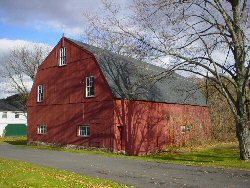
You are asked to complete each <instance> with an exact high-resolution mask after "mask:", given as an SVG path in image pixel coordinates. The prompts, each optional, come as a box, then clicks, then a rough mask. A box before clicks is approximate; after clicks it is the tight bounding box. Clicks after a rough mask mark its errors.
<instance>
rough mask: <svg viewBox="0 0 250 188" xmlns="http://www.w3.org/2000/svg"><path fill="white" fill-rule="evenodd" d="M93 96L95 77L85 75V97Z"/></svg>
mask: <svg viewBox="0 0 250 188" xmlns="http://www.w3.org/2000/svg"><path fill="white" fill-rule="evenodd" d="M94 96H95V77H94V76H89V77H86V97H94Z"/></svg>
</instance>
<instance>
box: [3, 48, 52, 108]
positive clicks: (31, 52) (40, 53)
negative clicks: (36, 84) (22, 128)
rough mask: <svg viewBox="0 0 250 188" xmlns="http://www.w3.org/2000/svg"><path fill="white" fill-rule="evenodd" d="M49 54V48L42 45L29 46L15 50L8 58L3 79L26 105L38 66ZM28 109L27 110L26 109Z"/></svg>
mask: <svg viewBox="0 0 250 188" xmlns="http://www.w3.org/2000/svg"><path fill="white" fill-rule="evenodd" d="M48 52H49V47H46V46H42V45H40V44H32V45H31V44H29V45H24V46H19V47H16V48H15V49H13V50H12V51H11V52H10V53H9V55H8V56H7V57H6V63H5V65H4V67H3V77H4V78H6V79H7V80H8V81H9V84H10V86H11V87H12V89H14V91H15V92H17V93H18V94H19V95H20V96H21V99H20V100H21V101H23V103H24V105H25V103H26V100H27V97H28V95H29V89H30V85H31V84H32V82H33V81H34V79H35V75H36V72H37V69H38V66H39V65H40V64H41V63H42V61H43V60H44V58H45V57H46V56H47V54H48ZM24 109H26V108H24Z"/></svg>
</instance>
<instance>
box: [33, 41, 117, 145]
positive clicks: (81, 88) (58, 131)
mask: <svg viewBox="0 0 250 188" xmlns="http://www.w3.org/2000/svg"><path fill="white" fill-rule="evenodd" d="M61 46H62V41H61V42H59V44H58V45H57V46H56V47H55V48H54V49H53V51H52V52H51V53H50V55H49V56H48V57H47V58H46V60H45V61H44V63H43V64H42V65H41V66H40V68H39V71H38V73H37V76H36V79H35V82H34V85H33V88H32V91H31V94H30V96H29V100H28V124H29V130H28V139H29V141H42V142H50V143H58V144H78V145H85V146H90V147H92V146H93V147H106V148H111V147H112V146H111V144H112V143H113V141H112V139H113V136H112V131H113V129H112V128H113V100H112V93H111V90H110V88H109V87H108V85H107V83H106V80H105V79H104V77H103V75H102V73H101V72H100V69H99V67H98V66H97V64H96V62H95V59H94V58H93V56H92V55H90V54H89V53H88V52H86V51H84V50H82V49H80V48H78V47H77V46H75V45H74V44H72V43H71V42H69V41H67V40H65V41H64V46H66V48H67V56H66V57H67V65H65V66H61V67H60V66H58V64H59V50H60V48H61ZM87 76H95V80H96V82H95V97H93V98H86V97H85V82H86V81H85V79H86V77H87ZM39 84H43V85H44V101H43V102H41V103H37V86H38V85H39ZM104 109H105V110H104ZM39 124H46V126H47V133H46V134H45V135H39V134H37V125H39ZM81 124H84V125H90V130H91V136H90V137H86V138H85V137H79V136H78V135H77V129H78V126H79V125H81Z"/></svg>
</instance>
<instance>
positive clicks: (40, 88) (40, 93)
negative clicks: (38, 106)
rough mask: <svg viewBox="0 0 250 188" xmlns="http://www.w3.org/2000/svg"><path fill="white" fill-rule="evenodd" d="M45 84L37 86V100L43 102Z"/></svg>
mask: <svg viewBox="0 0 250 188" xmlns="http://www.w3.org/2000/svg"><path fill="white" fill-rule="evenodd" d="M43 90H44V89H43V85H39V86H38V87H37V102H42V101H43V93H44V92H43Z"/></svg>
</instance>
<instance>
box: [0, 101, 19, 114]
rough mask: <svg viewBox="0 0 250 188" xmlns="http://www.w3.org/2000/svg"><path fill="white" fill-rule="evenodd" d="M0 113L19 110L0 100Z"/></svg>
mask: <svg viewBox="0 0 250 188" xmlns="http://www.w3.org/2000/svg"><path fill="white" fill-rule="evenodd" d="M0 111H19V109H18V108H17V107H15V106H13V105H10V104H9V103H7V102H6V101H4V100H3V99H1V100H0Z"/></svg>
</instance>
